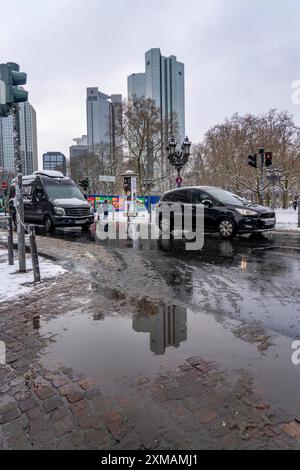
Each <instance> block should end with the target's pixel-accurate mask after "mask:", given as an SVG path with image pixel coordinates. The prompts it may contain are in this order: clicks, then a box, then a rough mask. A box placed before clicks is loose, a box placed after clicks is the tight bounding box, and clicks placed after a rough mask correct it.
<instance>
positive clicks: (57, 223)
mask: <svg viewBox="0 0 300 470" xmlns="http://www.w3.org/2000/svg"><path fill="white" fill-rule="evenodd" d="M22 183H23V199H24V219H25V223H33V224H36V225H45V227H46V230H47V231H48V232H51V231H53V230H55V227H74V226H79V227H82V228H83V229H85V230H86V229H89V227H90V225H91V224H92V223H93V222H94V210H93V208H91V207H90V205H89V203H88V202H87V201H86V199H85V198H84V196H83V195H82V193H81V192H80V190H79V189H78V188H77V186H76V185H75V183H74V182H73V181H72V180H71V179H70V178H67V177H66V176H64V175H63V174H62V173H60V172H59V171H36V172H35V173H34V174H32V175H30V176H23V179H22ZM15 185H16V180H13V181H12V183H11V187H10V195H9V205H10V209H11V210H12V211H13V217H14V221H15V223H16V208H15V204H14V199H15Z"/></svg>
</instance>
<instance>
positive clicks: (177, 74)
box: [127, 48, 185, 141]
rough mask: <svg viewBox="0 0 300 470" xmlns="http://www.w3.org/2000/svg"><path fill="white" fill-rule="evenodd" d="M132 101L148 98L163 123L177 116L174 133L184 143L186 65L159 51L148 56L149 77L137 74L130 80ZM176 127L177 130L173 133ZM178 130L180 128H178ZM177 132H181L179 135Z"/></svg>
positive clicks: (154, 50) (147, 53) (173, 130)
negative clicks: (134, 98)
mask: <svg viewBox="0 0 300 470" xmlns="http://www.w3.org/2000/svg"><path fill="white" fill-rule="evenodd" d="M127 87H128V98H129V99H130V98H132V97H133V96H134V95H135V96H136V97H138V98H139V97H141V96H145V97H146V98H151V99H152V100H154V101H155V104H156V106H157V107H158V108H160V110H161V118H162V120H164V119H166V118H170V117H171V118H172V116H174V115H175V116H176V118H177V124H178V128H177V126H175V122H174V123H172V122H171V133H173V134H177V138H178V139H179V140H180V141H182V140H183V139H184V137H185V77H184V64H183V63H182V62H178V61H177V59H176V56H174V55H171V56H170V57H164V56H162V54H161V51H160V49H159V48H154V49H150V50H149V51H147V52H146V54H145V73H135V74H132V75H130V76H129V77H128V79H127ZM172 127H173V129H172ZM175 127H176V128H175ZM176 131H177V132H176Z"/></svg>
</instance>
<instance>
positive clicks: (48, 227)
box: [44, 215, 55, 233]
mask: <svg viewBox="0 0 300 470" xmlns="http://www.w3.org/2000/svg"><path fill="white" fill-rule="evenodd" d="M44 225H45V228H46V231H47V232H48V233H51V232H54V230H55V227H54V224H53V222H52V219H51V217H49V215H46V217H45V219H44Z"/></svg>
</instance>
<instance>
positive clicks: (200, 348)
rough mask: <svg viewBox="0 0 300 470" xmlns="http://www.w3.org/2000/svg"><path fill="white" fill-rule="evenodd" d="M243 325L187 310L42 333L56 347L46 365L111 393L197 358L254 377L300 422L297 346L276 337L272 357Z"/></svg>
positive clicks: (159, 310) (70, 318)
mask: <svg viewBox="0 0 300 470" xmlns="http://www.w3.org/2000/svg"><path fill="white" fill-rule="evenodd" d="M238 326H239V324H238V323H237V322H235V321H227V320H226V322H224V321H222V322H221V321H220V322H217V321H216V319H215V318H214V317H213V316H211V315H208V314H205V313H203V312H195V311H192V310H190V309H187V310H186V309H185V308H183V307H181V306H174V305H173V306H172V305H165V306H161V307H155V306H153V311H152V312H149V305H148V306H147V313H146V314H144V313H143V311H141V312H140V313H138V314H133V315H131V314H128V315H127V316H120V315H119V314H118V313H116V314H115V315H109V316H106V317H104V318H102V317H100V318H97V317H95V315H90V314H89V313H83V312H79V311H78V312H73V313H70V314H66V315H64V316H62V317H58V318H54V319H51V320H49V321H43V320H42V321H41V324H40V333H41V334H42V335H43V336H44V335H45V336H47V337H50V336H51V337H52V339H53V341H52V342H51V343H50V344H49V346H48V347H47V348H46V349H45V350H44V351H43V355H42V358H41V360H42V362H43V363H44V365H46V366H47V367H49V368H55V366H56V365H57V363H61V362H63V363H64V364H65V365H66V366H67V367H71V368H73V369H74V370H75V371H76V372H77V373H84V374H85V375H87V376H89V377H92V378H94V379H95V380H96V382H98V383H99V384H100V385H101V387H103V388H104V389H106V390H114V391H116V390H122V389H124V388H127V387H129V386H130V385H132V384H133V383H135V382H136V381H137V378H138V377H141V376H143V377H145V376H146V377H152V376H154V375H156V374H157V373H164V372H166V371H167V370H168V369H170V368H174V367H176V366H178V365H180V364H182V362H183V360H184V359H187V358H188V357H191V356H194V355H199V356H201V357H202V358H205V359H211V360H215V361H216V362H217V363H218V364H220V367H221V368H222V369H223V370H225V371H226V372H227V374H228V376H229V377H230V378H231V380H232V381H233V382H234V379H235V377H236V374H238V373H239V371H240V370H241V369H243V370H246V371H247V372H248V373H249V374H251V375H252V376H253V377H254V378H255V382H256V386H257V387H258V389H259V390H260V391H262V392H264V393H266V394H267V395H268V398H269V399H270V400H271V401H273V402H274V404H276V405H281V406H284V407H285V409H286V408H287V406H288V408H289V410H290V411H291V412H292V413H294V414H295V415H296V416H298V417H300V406H299V393H300V366H298V367H296V366H294V365H293V364H292V362H291V355H292V352H293V351H292V349H291V341H290V339H289V338H285V337H276V338H275V343H274V344H273V345H272V346H269V347H268V350H267V351H264V352H263V353H262V352H259V351H258V349H257V346H258V345H257V343H255V342H254V343H251V342H249V341H244V340H242V339H240V338H238V337H237V335H236V334H234V331H236V329H237V328H238Z"/></svg>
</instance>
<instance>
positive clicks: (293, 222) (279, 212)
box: [276, 209, 300, 231]
mask: <svg viewBox="0 0 300 470" xmlns="http://www.w3.org/2000/svg"><path fill="white" fill-rule="evenodd" d="M276 230H295V231H300V228H299V227H298V211H295V210H294V209H276Z"/></svg>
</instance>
